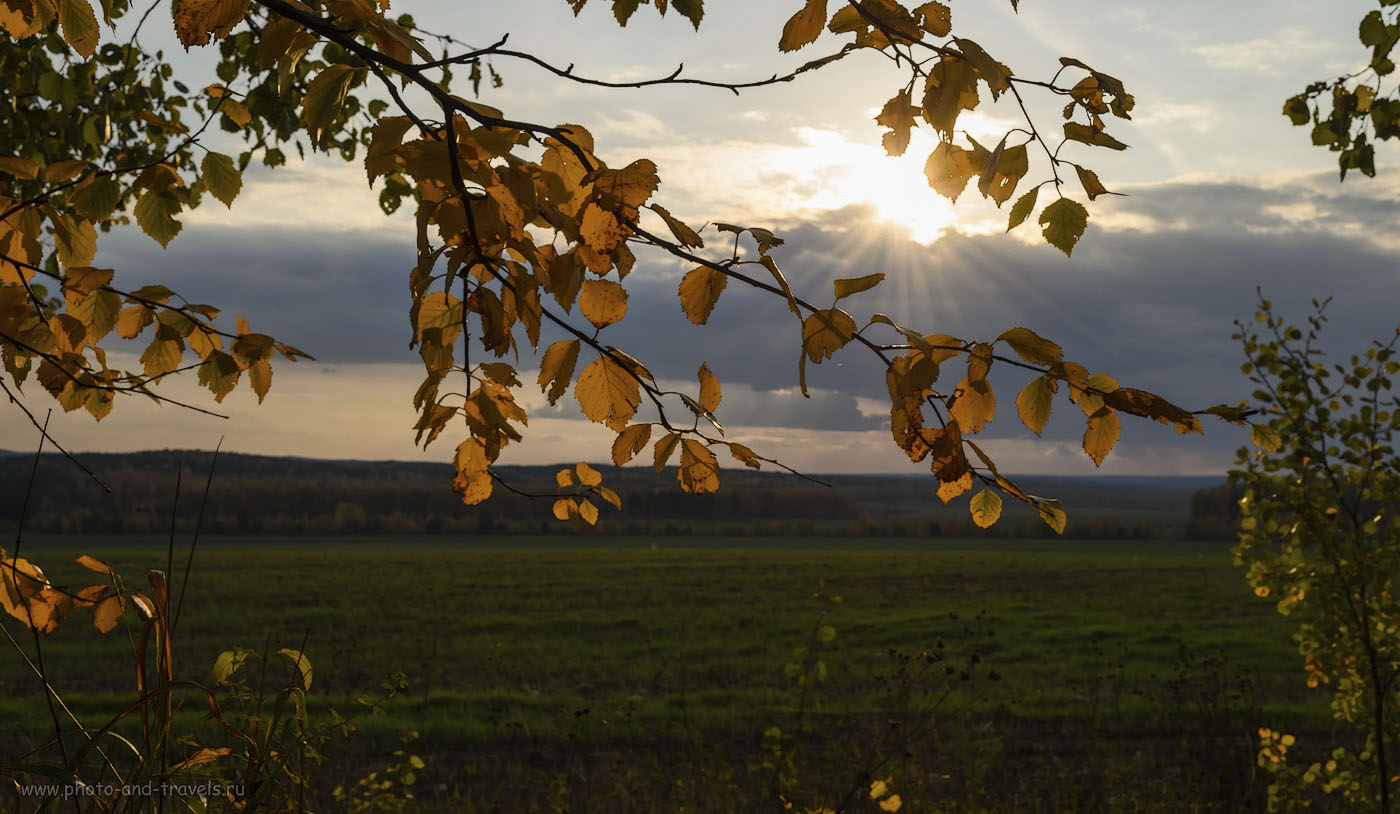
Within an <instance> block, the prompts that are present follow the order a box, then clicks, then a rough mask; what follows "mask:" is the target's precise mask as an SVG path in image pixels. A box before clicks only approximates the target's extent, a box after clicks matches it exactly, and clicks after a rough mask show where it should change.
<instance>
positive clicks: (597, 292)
mask: <svg viewBox="0 0 1400 814" xmlns="http://www.w3.org/2000/svg"><path fill="white" fill-rule="evenodd" d="M578 306H579V311H580V312H581V313H582V314H583V317H584V319H586V320H588V321H589V322H591V323H593V327H595V328H606V327H608V326H609V325H612V324H614V323H616V322H618V321H620V320H621V319H622V318H623V317H624V316H626V314H627V291H626V289H624V288H623V287H622V285H621V284H619V283H615V282H613V281H612V280H585V281H584V282H583V285H582V286H581V287H580V289H579V295H578Z"/></svg>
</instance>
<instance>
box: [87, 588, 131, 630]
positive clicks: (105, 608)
mask: <svg viewBox="0 0 1400 814" xmlns="http://www.w3.org/2000/svg"><path fill="white" fill-rule="evenodd" d="M124 610H126V602H125V601H124V600H123V598H122V596H121V594H114V595H112V596H109V597H107V598H106V599H104V600H102V601H101V602H99V603H97V607H96V608H93V610H92V626H93V627H95V628H97V632H98V633H111V632H112V631H113V630H114V629H115V628H116V626H117V622H118V621H120V620H121V618H122V612H123V611H124Z"/></svg>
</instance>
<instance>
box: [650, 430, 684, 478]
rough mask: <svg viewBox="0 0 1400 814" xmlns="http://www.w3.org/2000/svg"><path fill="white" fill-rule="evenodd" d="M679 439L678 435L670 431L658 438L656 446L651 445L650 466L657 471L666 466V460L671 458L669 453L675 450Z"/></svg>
mask: <svg viewBox="0 0 1400 814" xmlns="http://www.w3.org/2000/svg"><path fill="white" fill-rule="evenodd" d="M680 441H681V437H680V435H678V434H676V433H674V432H672V433H667V434H666V435H665V436H663V437H661V438H658V439H657V441H656V446H654V447H652V450H651V451H652V468H653V469H655V470H656V471H657V472H660V471H661V470H663V469H665V468H666V464H667V462H669V461H670V460H671V453H673V452H675V450H676V445H677V444H679V443H680Z"/></svg>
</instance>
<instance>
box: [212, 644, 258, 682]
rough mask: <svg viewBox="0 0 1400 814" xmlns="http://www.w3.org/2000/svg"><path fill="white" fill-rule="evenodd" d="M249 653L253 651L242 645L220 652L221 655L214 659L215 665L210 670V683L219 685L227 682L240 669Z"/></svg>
mask: <svg viewBox="0 0 1400 814" xmlns="http://www.w3.org/2000/svg"><path fill="white" fill-rule="evenodd" d="M249 655H251V653H250V652H249V651H247V650H244V649H243V648H241V647H240V648H238V649H236V650H225V651H224V652H222V653H220V654H219V657H218V658H216V659H214V667H213V668H212V669H211V670H210V671H209V684H210V685H211V686H214V687H218V686H220V685H223V684H225V683H227V682H228V680H229V677H230V676H232V675H233V674H234V673H235V672H237V671H238V668H239V667H240V666H241V665H242V664H243V662H244V661H245V660H246V659H247V658H248V656H249Z"/></svg>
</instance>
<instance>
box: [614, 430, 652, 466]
mask: <svg viewBox="0 0 1400 814" xmlns="http://www.w3.org/2000/svg"><path fill="white" fill-rule="evenodd" d="M650 440H651V425H650V424H633V425H632V426H630V427H628V428H627V429H625V430H623V431H622V432H620V433H618V434H617V439H616V440H615V441H613V445H612V459H613V463H614V464H616V465H617V466H622V465H623V464H625V463H627V462H628V461H630V460H632V459H633V458H635V457H636V456H637V453H639V452H641V451H642V450H644V449H646V446H647V442H648V441H650Z"/></svg>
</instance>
